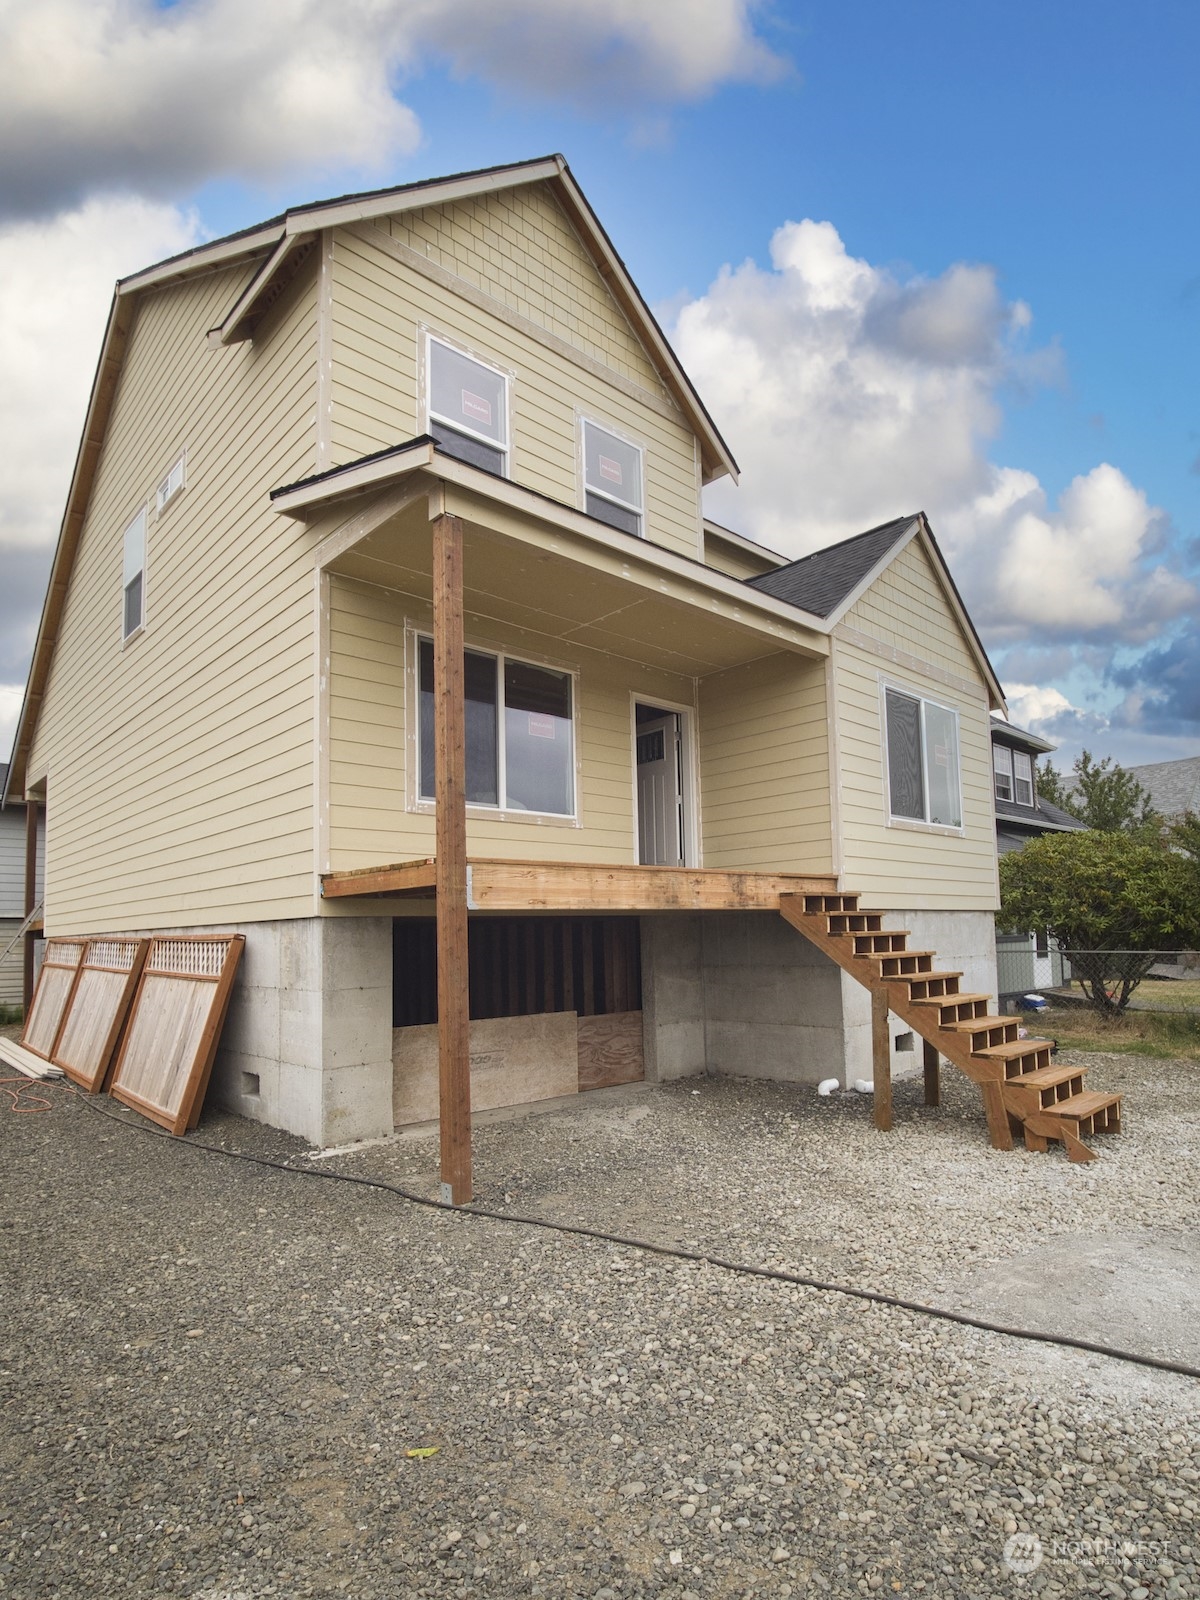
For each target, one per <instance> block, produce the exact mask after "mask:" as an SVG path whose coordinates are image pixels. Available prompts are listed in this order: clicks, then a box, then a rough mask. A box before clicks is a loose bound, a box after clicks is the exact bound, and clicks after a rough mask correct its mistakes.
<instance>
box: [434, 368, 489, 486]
mask: <svg viewBox="0 0 1200 1600" xmlns="http://www.w3.org/2000/svg"><path fill="white" fill-rule="evenodd" d="M428 373H429V432H430V433H431V434H432V436H433V438H434V440H435V441H436V443H437V445H438V448H439V449H441V450H444V451H445V452H446V454H447V455H451V456H456V457H457V458H458V460H459V461H466V462H469V463H470V465H471V466H473V467H482V469H483V470H484V472H494V473H495V474H496V476H497V477H498V478H503V477H506V476H507V474H508V379H507V378H506V377H505V375H504V373H502V372H498V371H497V370H496V369H495V368H494V367H487V366H484V364H483V362H482V361H475V360H473V359H472V358H471V357H470V356H467V355H464V354H463V353H462V351H461V350H455V349H454V347H453V346H452V345H448V344H443V343H442V341H441V340H440V339H434V338H432V337H430V340H429V364H428Z"/></svg>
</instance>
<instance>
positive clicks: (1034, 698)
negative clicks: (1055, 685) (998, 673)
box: [1004, 683, 1080, 728]
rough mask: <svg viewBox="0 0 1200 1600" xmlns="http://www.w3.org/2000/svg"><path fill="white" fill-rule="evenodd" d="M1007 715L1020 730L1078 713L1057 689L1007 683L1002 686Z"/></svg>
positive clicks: (1077, 709)
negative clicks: (1006, 703) (1006, 704)
mask: <svg viewBox="0 0 1200 1600" xmlns="http://www.w3.org/2000/svg"><path fill="white" fill-rule="evenodd" d="M1004 698H1005V699H1006V700H1007V702H1008V710H1009V715H1010V716H1011V718H1012V720H1013V721H1014V722H1015V723H1016V724H1017V725H1018V726H1019V727H1022V728H1030V727H1032V725H1033V724H1034V723H1035V722H1048V721H1050V720H1051V719H1053V718H1055V717H1061V716H1063V715H1064V714H1065V715H1068V716H1069V715H1071V714H1072V713H1076V712H1078V711H1079V709H1080V708H1079V707H1078V706H1073V705H1072V704H1071V702H1070V701H1069V700H1068V699H1067V697H1066V695H1065V694H1063V693H1062V691H1061V690H1059V689H1050V688H1047V689H1041V688H1039V687H1038V686H1037V685H1036V684H1033V683H1008V684H1005V686H1004Z"/></svg>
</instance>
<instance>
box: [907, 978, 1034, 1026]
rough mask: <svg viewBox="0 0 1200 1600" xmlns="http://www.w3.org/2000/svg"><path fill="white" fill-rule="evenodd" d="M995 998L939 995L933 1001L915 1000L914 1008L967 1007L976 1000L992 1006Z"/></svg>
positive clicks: (980, 995)
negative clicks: (984, 1001)
mask: <svg viewBox="0 0 1200 1600" xmlns="http://www.w3.org/2000/svg"><path fill="white" fill-rule="evenodd" d="M960 976H961V974H960ZM995 998H996V997H995V995H994V994H946V995H937V996H935V997H934V998H933V999H932V1000H914V1001H913V1002H912V1003H913V1005H914V1006H965V1005H973V1004H974V1003H975V1001H976V1000H986V1001H987V1002H988V1004H989V1005H990V1004H991V1003H992V1001H993V1000H994V999H995ZM1013 1020H1015V1018H1014V1019H1013Z"/></svg>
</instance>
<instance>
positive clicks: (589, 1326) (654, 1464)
mask: <svg viewBox="0 0 1200 1600" xmlns="http://www.w3.org/2000/svg"><path fill="white" fill-rule="evenodd" d="M1088 1062H1089V1065H1090V1066H1091V1068H1092V1072H1091V1078H1090V1082H1091V1083H1092V1084H1094V1085H1095V1086H1096V1087H1105V1086H1108V1085H1114V1086H1118V1087H1122V1088H1124V1089H1126V1090H1127V1092H1128V1094H1129V1106H1130V1117H1129V1132H1128V1133H1126V1134H1125V1135H1123V1136H1122V1137H1121V1139H1119V1140H1114V1141H1108V1142H1107V1143H1105V1144H1104V1145H1103V1152H1104V1153H1103V1158H1102V1160H1101V1161H1100V1162H1097V1163H1095V1164H1093V1165H1091V1166H1090V1167H1072V1166H1069V1165H1068V1164H1067V1163H1066V1161H1065V1160H1063V1159H1062V1158H1061V1156H1058V1155H1053V1154H1052V1155H1050V1156H1029V1155H1026V1154H1025V1153H1024V1152H1014V1153H1012V1154H1003V1153H1000V1152H995V1151H992V1150H989V1149H988V1148H987V1145H986V1142H985V1138H984V1134H983V1127H982V1119H981V1116H980V1114H979V1108H978V1101H977V1098H976V1097H975V1094H974V1092H973V1091H972V1090H971V1089H970V1086H969V1085H966V1084H965V1083H962V1082H961V1080H959V1079H958V1078H957V1076H956V1075H951V1074H949V1073H948V1074H947V1083H946V1095H945V1100H946V1103H945V1105H944V1106H943V1108H942V1109H941V1110H939V1111H927V1110H926V1109H925V1108H924V1107H923V1106H922V1105H921V1104H920V1088H919V1084H917V1083H915V1082H909V1083H901V1084H899V1085H898V1086H897V1093H896V1111H897V1127H896V1130H895V1131H894V1132H893V1133H892V1134H890V1135H882V1134H878V1133H876V1132H875V1131H874V1129H873V1128H872V1127H871V1124H870V1105H869V1101H868V1100H865V1099H863V1098H860V1097H857V1096H853V1095H850V1096H843V1097H834V1098H832V1099H830V1100H818V1099H817V1098H816V1096H815V1095H814V1094H813V1092H812V1090H811V1089H799V1088H790V1087H787V1086H783V1085H777V1084H757V1083H746V1082H741V1081H737V1080H722V1079H703V1080H699V1081H692V1082H685V1083H682V1084H679V1085H675V1086H671V1087H668V1088H662V1089H649V1088H642V1087H634V1088H632V1089H630V1090H623V1091H605V1092H602V1093H601V1094H599V1095H596V1096H589V1097H586V1098H585V1099H583V1100H581V1101H579V1102H578V1103H577V1104H575V1105H573V1106H572V1107H571V1108H570V1109H569V1110H565V1111H564V1110H560V1111H556V1112H553V1113H550V1114H543V1115H538V1116H528V1117H524V1118H521V1119H511V1118H504V1117H498V1116H497V1117H493V1118H491V1119H489V1120H487V1121H485V1122H484V1123H483V1124H482V1125H481V1126H480V1127H479V1128H478V1129H477V1133H476V1162H477V1169H476V1177H477V1190H478V1196H479V1200H480V1202H481V1203H484V1204H487V1205H489V1206H497V1207H499V1208H502V1209H503V1208H506V1207H507V1208H508V1209H511V1210H513V1211H524V1212H527V1213H530V1214H536V1215H540V1216H544V1217H548V1218H561V1219H564V1220H573V1221H581V1222H585V1223H588V1224H590V1225H597V1226H602V1227H606V1228H609V1229H611V1230H613V1231H615V1232H621V1233H633V1234H637V1235H639V1236H641V1237H644V1238H647V1239H654V1240H656V1241H661V1242H669V1241H675V1240H677V1241H680V1242H682V1243H685V1244H687V1245H689V1246H698V1247H700V1248H705V1249H712V1250H713V1251H714V1252H716V1251H719V1252H720V1254H722V1255H724V1256H728V1257H734V1258H737V1259H740V1260H744V1261H747V1262H755V1263H767V1264H771V1265H777V1266H781V1267H785V1268H787V1269H789V1270H792V1271H800V1272H808V1273H812V1274H814V1275H816V1276H819V1277H823V1278H827V1279H836V1280H838V1281H843V1282H849V1283H854V1284H859V1285H863V1286H867V1287H872V1288H882V1289H887V1290H890V1291H892V1292H897V1293H900V1294H903V1295H907V1296H910V1297H915V1298H920V1299H923V1300H927V1301H934V1302H937V1303H939V1304H943V1305H957V1306H969V1307H971V1308H972V1309H974V1310H977V1311H983V1312H984V1313H985V1314H989V1315H992V1316H995V1318H996V1319H997V1320H1000V1321H1007V1322H1016V1321H1019V1322H1021V1323H1023V1324H1024V1325H1027V1326H1028V1325H1039V1326H1043V1327H1049V1328H1054V1327H1057V1328H1058V1329H1059V1330H1060V1331H1065V1332H1070V1333H1076V1334H1082V1335H1083V1336H1086V1337H1093V1338H1096V1337H1098V1338H1101V1339H1105V1340H1107V1341H1108V1342H1111V1343H1116V1344H1123V1345H1133V1346H1135V1347H1136V1348H1139V1349H1142V1350H1149V1351H1156V1352H1157V1353H1160V1354H1166V1355H1171V1356H1174V1357H1176V1358H1180V1359H1184V1360H1188V1361H1191V1362H1192V1363H1194V1364H1200V1336H1198V1334H1197V1328H1198V1327H1200V1302H1198V1301H1197V1298H1196V1296H1197V1284H1198V1283H1200V1270H1197V1271H1191V1272H1189V1263H1190V1264H1192V1265H1195V1264H1196V1262H1197V1256H1196V1249H1197V1246H1196V1239H1197V1237H1198V1234H1200V1230H1198V1229H1197V1210H1198V1209H1200V1205H1198V1197H1197V1185H1196V1182H1195V1163H1196V1155H1197V1153H1200V1081H1198V1076H1197V1071H1196V1068H1195V1067H1194V1066H1187V1065H1185V1064H1180V1063H1164V1062H1158V1061H1150V1060H1135V1059H1133V1058H1118V1057H1103V1056H1097V1057H1091V1058H1088ZM48 1098H49V1099H50V1100H51V1102H52V1109H51V1110H50V1111H49V1112H48V1113H44V1114H34V1115H28V1116H15V1115H10V1114H9V1113H8V1112H7V1111H6V1110H4V1109H2V1108H0V1195H2V1201H0V1204H2V1210H0V1226H2V1240H3V1242H2V1245H0V1249H2V1252H3V1262H4V1279H3V1281H4V1284H5V1290H4V1296H3V1300H2V1302H0V1402H2V1404H3V1418H4V1422H3V1428H2V1429H0V1595H3V1596H5V1597H6V1600H7V1597H10V1596H11V1597H18V1600H34V1597H36V1600H75V1597H77V1596H97V1597H102V1600H108V1597H117V1596H126V1595H129V1596H162V1597H167V1596H191V1597H204V1600H249V1597H250V1596H259V1595H278V1596H283V1597H290V1596H293V1595H318V1596H331V1597H333V1596H343V1595H344V1596H347V1597H349V1600H407V1597H409V1596H418V1595H431V1596H432V1595H439V1596H440V1595H474V1596H481V1597H482V1596H484V1595H487V1596H489V1597H506V1596H510V1595H511V1596H527V1595H528V1596H535V1595H536V1596H545V1597H546V1600H564V1597H576V1596H586V1597H588V1600H593V1597H594V1600H616V1597H618V1596H619V1597H621V1600H631V1597H636V1596H641V1595H665V1596H670V1597H675V1600H689V1597H692V1600H695V1597H699V1600H709V1597H723V1596H739V1597H741V1596H747V1595H751V1594H753V1595H755V1596H758V1595H765V1596H780V1597H786V1596H789V1595H800V1594H802V1593H803V1594H812V1595H818V1594H833V1595H839V1596H840V1595H847V1596H850V1595H855V1596H856V1595H860V1594H872V1593H879V1594H884V1595H893V1594H900V1595H911V1594H924V1595H926V1596H934V1597H941V1596H950V1595H965V1596H973V1597H980V1600H992V1597H994V1596H997V1595H1007V1594H1016V1593H1019V1592H1028V1593H1031V1594H1044V1595H1059V1594H1071V1595H1073V1594H1084V1593H1094V1594H1103V1595H1112V1596H1118V1595H1119V1596H1125V1597H1132V1600H1143V1597H1144V1596H1146V1595H1149V1594H1153V1595H1159V1594H1164V1595H1200V1498H1198V1497H1200V1479H1198V1474H1197V1467H1198V1466H1200V1462H1198V1460H1197V1447H1198V1444H1197V1442H1198V1438H1200V1429H1198V1426H1197V1424H1198V1423H1200V1383H1198V1382H1196V1381H1194V1380H1190V1379H1187V1378H1184V1377H1177V1376H1171V1375H1167V1374H1162V1373H1155V1372H1152V1371H1149V1370H1147V1369H1144V1368H1138V1367H1133V1366H1129V1365H1127V1364H1123V1363H1118V1362H1114V1361H1111V1360H1108V1359H1105V1358H1101V1357H1097V1356H1089V1355H1084V1354H1081V1353H1079V1352H1074V1351H1068V1350H1062V1349H1058V1348H1055V1347H1048V1346H1044V1345H1038V1344H1032V1343H1029V1342H1020V1341H1014V1340H1012V1339H1009V1338H1005V1337H1002V1336H999V1335H995V1334H989V1333H984V1332H981V1331H976V1330H972V1329H968V1328H963V1327H959V1326H954V1325H951V1324H947V1323H944V1322H936V1321H931V1320H929V1319H927V1318H924V1317H921V1316H918V1315H915V1314H912V1313H908V1312H903V1311H899V1310H895V1309H891V1308H886V1307H879V1306H872V1305H868V1304H865V1303H863V1302H859V1301H855V1300H851V1299H847V1298H845V1297H844V1296H840V1295H835V1294H829V1293H823V1292H815V1291H810V1290H805V1289H799V1288H795V1287H792V1286H788V1285H784V1284H780V1283H774V1282H768V1281H763V1280H756V1279H752V1278H747V1277H744V1276H741V1275H738V1274H735V1273H731V1272H728V1271H724V1270H721V1269H719V1268H716V1267H712V1266H703V1265H696V1264H689V1263H684V1262H680V1261H677V1260H672V1259H669V1258H664V1257H661V1256H655V1255H652V1254H649V1253H646V1252H642V1251H637V1250H633V1249H629V1248H624V1247H617V1246H613V1245H609V1244H605V1243H601V1242H596V1241H590V1240H583V1239H579V1238H576V1237H570V1236H565V1235H562V1234H557V1233H553V1232H546V1231H541V1230H535V1229H531V1228H529V1227H527V1226H525V1225H521V1224H515V1223H514V1224H510V1223H504V1222H494V1221H484V1220H480V1219H478V1218H471V1217H468V1216H461V1215H453V1214H447V1213H444V1212H437V1211H431V1210H427V1209H423V1208H418V1207H414V1206H412V1205H409V1204H407V1203H405V1202H404V1201H402V1200H401V1199H399V1198H397V1197H395V1196H393V1195H390V1194H387V1193H382V1192H379V1191H373V1190H368V1189H364V1188H360V1187H356V1186H351V1185H347V1184H343V1183H326V1182H319V1181H314V1180H313V1179H311V1178H305V1177H299V1176H296V1175H294V1174H293V1173H290V1172H277V1171H272V1170H269V1169H264V1168H262V1167H256V1166H252V1165H249V1164H247V1163H244V1162H239V1161H233V1160H227V1159H223V1158H221V1157H218V1156H213V1155H209V1154H205V1153H202V1152H199V1151H196V1150H193V1149H189V1148H187V1143H186V1142H185V1141H170V1140H168V1139H165V1138H157V1137H155V1136H153V1135H151V1134H148V1133H146V1132H145V1131H143V1130H144V1128H145V1124H143V1123H141V1121H140V1119H137V1118H135V1117H134V1116H133V1115H132V1113H125V1112H123V1111H120V1110H119V1109H117V1108H115V1107H113V1106H111V1104H110V1103H109V1102H104V1105H105V1107H106V1108H107V1109H108V1110H110V1111H113V1112H114V1114H115V1116H116V1118H117V1119H118V1120H116V1121H114V1120H111V1119H107V1118H105V1117H104V1116H102V1115H100V1114H99V1113H98V1112H97V1111H96V1110H95V1109H93V1108H92V1107H90V1106H89V1105H87V1104H85V1103H84V1101H83V1099H82V1098H81V1097H80V1096H77V1095H75V1094H74V1093H72V1092H71V1091H69V1090H68V1089H65V1088H61V1087H54V1088H51V1089H50V1091H49V1094H48ZM194 1138H195V1139H196V1140H202V1141H205V1142H208V1143H218V1144H221V1145H223V1146H225V1147H227V1148H230V1149H240V1150H245V1151H248V1152H251V1153H254V1154H258V1155H266V1156H271V1157H273V1158H277V1159H282V1160H290V1161H291V1162H292V1164H293V1165H294V1166H298V1167H306V1168H317V1169H319V1170H322V1171H342V1172H347V1173H355V1174H373V1175H378V1176H381V1177H384V1178H386V1179H388V1180H389V1181H393V1182H399V1183H403V1184H405V1185H407V1186H410V1187H414V1188H418V1189H420V1190H422V1191H423V1192H426V1193H432V1192H433V1191H434V1188H435V1185H436V1178H437V1174H436V1158H437V1146H436V1139H434V1138H431V1137H429V1136H428V1135H424V1136H406V1137H403V1138H399V1139H396V1140H394V1141H390V1142H388V1143H386V1144H381V1145H377V1146H373V1147H368V1148H364V1149H362V1150H360V1151H358V1152H355V1153H354V1154H352V1155H344V1156H335V1157H325V1158H322V1159H319V1160H316V1161H313V1160H310V1158H309V1154H308V1153H307V1152H306V1151H305V1150H304V1148H303V1147H302V1146H301V1145H300V1144H299V1143H298V1142H297V1141H295V1140H293V1139H290V1138H288V1137H287V1136H285V1135H282V1134H277V1133H274V1132H272V1131H271V1130H267V1129H263V1128H260V1127H256V1126H254V1125H252V1124H248V1123H245V1122H241V1121H239V1120H238V1119H236V1118H233V1117H222V1116H209V1117H206V1119H205V1121H204V1122H203V1123H202V1125H201V1127H200V1129H199V1130H198V1132H197V1134H196V1135H195V1136H194ZM1081 1282H1082V1287H1081ZM1089 1285H1090V1287H1089ZM1068 1290H1069V1291H1070V1292H1068ZM1189 1295H1190V1296H1191V1297H1192V1298H1191V1300H1189V1298H1188V1297H1189ZM1148 1308H1149V1309H1148ZM434 1449H436V1453H434V1454H429V1455H425V1456H416V1457H414V1456H411V1455H409V1454H408V1453H407V1452H409V1451H412V1450H434ZM1014 1535H1016V1536H1017V1543H1016V1544H1015V1545H1014V1544H1011V1543H1010V1545H1009V1554H1010V1556H1011V1558H1012V1563H1015V1566H1014V1565H1013V1564H1012V1563H1006V1562H1005V1561H1004V1559H1003V1552H1004V1550H1005V1546H1006V1540H1011V1538H1012V1536H1014ZM1024 1535H1032V1536H1036V1539H1037V1540H1038V1541H1040V1545H1036V1544H1034V1542H1033V1541H1032V1539H1029V1538H1022V1537H1021V1536H1024ZM1039 1556H1040V1557H1041V1560H1040V1564H1038V1565H1037V1566H1036V1567H1034V1568H1033V1569H1032V1570H1029V1571H1028V1572H1025V1571H1024V1570H1023V1569H1026V1568H1029V1567H1030V1566H1031V1563H1033V1562H1034V1561H1036V1560H1037V1559H1038V1557H1039Z"/></svg>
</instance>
